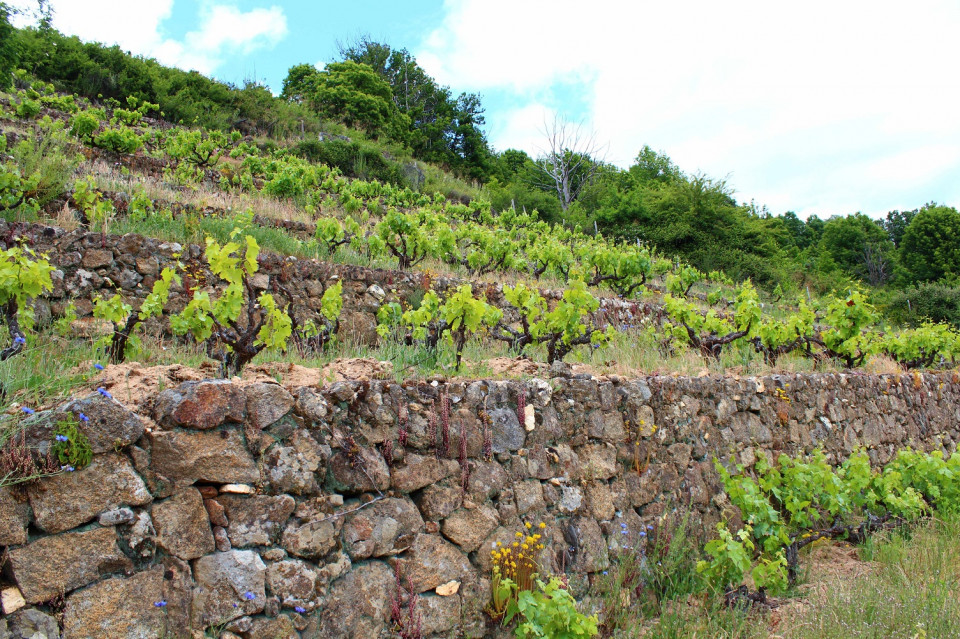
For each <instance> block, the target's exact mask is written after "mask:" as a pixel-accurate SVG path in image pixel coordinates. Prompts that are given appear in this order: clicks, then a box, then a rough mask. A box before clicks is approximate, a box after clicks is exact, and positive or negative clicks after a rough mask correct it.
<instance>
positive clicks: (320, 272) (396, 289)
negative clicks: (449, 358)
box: [0, 220, 655, 344]
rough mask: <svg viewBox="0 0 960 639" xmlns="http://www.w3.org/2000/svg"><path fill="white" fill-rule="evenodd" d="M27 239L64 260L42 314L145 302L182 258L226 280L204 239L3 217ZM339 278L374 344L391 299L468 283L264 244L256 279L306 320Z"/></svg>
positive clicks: (360, 338)
mask: <svg viewBox="0 0 960 639" xmlns="http://www.w3.org/2000/svg"><path fill="white" fill-rule="evenodd" d="M19 241H25V242H26V243H27V244H28V245H29V246H30V247H31V248H33V249H34V250H35V251H37V252H38V253H42V254H45V255H47V258H48V259H49V260H50V263H51V264H53V265H54V266H55V267H56V271H55V272H54V273H53V275H52V279H53V284H54V288H53V291H51V292H50V293H45V294H44V296H43V297H42V298H41V299H40V300H39V302H38V304H37V314H38V317H39V319H40V320H41V321H44V320H48V319H49V318H50V317H51V316H60V315H62V313H63V310H64V309H65V308H66V306H67V304H68V303H69V302H71V301H72V302H73V304H74V306H75V308H76V311H77V314H78V316H80V317H84V316H88V315H90V314H91V313H92V311H93V298H95V297H96V296H97V295H103V296H105V297H110V296H112V295H113V294H114V293H119V294H120V295H121V296H122V297H123V299H124V301H126V302H127V303H129V304H131V305H132V306H133V307H134V309H139V307H140V303H141V302H142V301H143V298H145V297H146V296H147V295H148V294H149V293H150V290H151V289H152V288H153V283H154V282H155V281H156V279H157V278H158V277H159V275H160V272H161V271H162V270H163V269H164V268H167V267H175V266H176V265H177V263H178V261H179V262H181V263H183V264H185V265H187V267H188V269H189V271H190V272H191V273H192V274H194V275H195V277H190V278H188V279H187V281H185V282H184V285H187V286H195V285H196V284H197V282H199V284H200V286H201V288H206V287H211V288H215V287H217V286H218V285H219V284H220V283H219V282H218V280H217V278H215V277H213V276H212V275H211V274H210V272H209V270H208V269H207V268H206V265H205V262H204V260H203V248H202V247H201V246H199V245H197V244H190V245H187V246H182V245H180V244H178V243H176V242H164V241H161V240H157V239H154V238H148V237H144V236H142V235H138V234H135V233H129V234H126V235H122V236H120V235H102V234H100V233H89V232H86V231H83V230H76V231H70V232H67V231H64V230H63V229H61V228H57V227H52V226H44V225H39V224H21V223H9V222H4V221H2V220H0V246H11V245H13V244H15V243H17V242H19ZM337 280H340V281H342V282H343V301H344V307H343V312H342V314H341V318H340V319H341V321H340V324H341V325H340V336H341V337H347V338H350V339H352V340H355V341H357V342H360V343H367V344H372V343H375V342H376V340H377V333H376V326H377V310H378V309H379V308H380V306H381V305H382V304H383V303H384V302H392V301H396V302H401V303H406V305H408V304H409V302H410V301H411V300H413V299H414V298H417V299H418V298H419V296H421V295H422V294H423V293H424V292H425V291H426V290H427V289H429V288H435V289H436V290H438V291H444V290H447V289H448V288H451V287H456V286H459V285H461V284H463V283H464V282H463V281H460V280H457V279H453V278H446V277H439V278H434V279H431V278H430V277H429V276H427V275H425V274H424V273H422V272H416V271H408V272H404V271H394V270H387V269H374V268H365V267H360V266H350V265H346V264H337V263H331V262H321V261H317V260H309V259H297V258H294V257H284V256H281V255H277V254H275V253H270V252H269V251H261V255H260V270H259V272H258V273H257V274H256V275H255V276H254V278H253V285H254V289H255V290H258V291H264V290H265V291H268V292H272V293H274V294H275V295H278V296H279V297H280V299H281V300H282V301H289V302H292V310H293V312H294V313H295V314H296V316H297V318H298V320H299V321H301V322H304V321H306V320H308V319H314V320H316V319H317V318H318V313H319V311H320V308H321V303H320V300H321V297H322V296H323V292H324V291H325V290H326V287H327V286H330V285H332V284H334V283H335V282H336V281H337ZM475 288H476V287H475ZM477 292H478V293H479V292H483V293H484V294H485V295H486V296H487V299H488V301H490V302H491V303H493V304H497V305H498V306H501V307H503V306H506V304H505V302H504V301H503V297H502V294H501V291H500V288H499V286H496V285H489V286H483V287H482V288H481V289H477ZM544 293H545V295H547V296H548V297H554V298H557V297H559V295H560V294H561V292H560V291H544ZM187 301H188V299H187V297H186V295H185V294H184V288H183V286H178V285H174V286H173V287H172V289H171V298H170V303H169V304H168V306H167V309H166V310H167V312H173V313H177V312H179V311H181V310H183V307H184V306H185V305H186V303H187ZM601 303H602V306H601V311H600V313H601V314H602V315H603V318H604V319H605V320H611V321H629V320H630V319H631V318H636V317H639V316H643V315H647V314H650V313H653V312H655V309H654V307H652V306H650V305H649V304H643V303H633V302H624V301H621V300H618V299H614V298H606V299H603V300H601Z"/></svg>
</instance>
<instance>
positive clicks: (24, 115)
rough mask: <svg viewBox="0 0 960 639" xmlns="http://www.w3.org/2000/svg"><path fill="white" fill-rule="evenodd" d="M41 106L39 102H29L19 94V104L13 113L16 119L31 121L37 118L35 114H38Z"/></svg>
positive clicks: (24, 96)
mask: <svg viewBox="0 0 960 639" xmlns="http://www.w3.org/2000/svg"><path fill="white" fill-rule="evenodd" d="M42 106H43V105H41V104H40V102H39V100H31V99H30V98H28V97H27V96H26V95H25V94H23V93H22V92H21V94H20V102H19V103H18V104H17V108H16V109H15V113H16V114H17V117H18V118H20V119H22V120H32V119H33V118H35V117H37V114H39V113H40V109H41V107H42Z"/></svg>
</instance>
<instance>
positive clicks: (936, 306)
mask: <svg viewBox="0 0 960 639" xmlns="http://www.w3.org/2000/svg"><path fill="white" fill-rule="evenodd" d="M883 306H884V311H885V315H886V316H887V318H888V319H889V320H890V321H891V322H894V323H896V324H907V325H910V326H918V325H920V324H922V323H923V322H924V321H925V320H929V321H932V322H946V323H948V324H952V325H953V326H954V327H956V328H960V287H957V286H956V285H951V284H948V283H947V282H922V283H920V284H918V285H917V286H915V287H911V288H907V289H904V290H902V291H896V292H894V293H893V294H892V295H891V296H890V298H889V299H888V300H887V302H886V304H885V305H883Z"/></svg>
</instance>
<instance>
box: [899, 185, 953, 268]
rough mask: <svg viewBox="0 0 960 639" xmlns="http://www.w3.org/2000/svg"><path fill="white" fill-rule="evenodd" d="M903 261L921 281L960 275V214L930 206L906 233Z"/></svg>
mask: <svg viewBox="0 0 960 639" xmlns="http://www.w3.org/2000/svg"><path fill="white" fill-rule="evenodd" d="M900 261H901V263H902V264H903V266H904V267H905V268H906V269H907V271H909V272H910V275H911V276H912V279H913V280H914V281H917V282H933V281H936V280H939V279H941V278H943V277H946V276H948V275H953V276H956V275H960V213H958V212H957V210H956V209H955V208H953V207H949V206H937V205H933V204H928V205H926V206H924V207H923V208H922V209H920V212H919V213H917V214H916V215H915V216H914V218H913V220H911V222H910V224H909V225H908V226H907V229H906V230H905V231H904V233H903V241H902V242H901V243H900Z"/></svg>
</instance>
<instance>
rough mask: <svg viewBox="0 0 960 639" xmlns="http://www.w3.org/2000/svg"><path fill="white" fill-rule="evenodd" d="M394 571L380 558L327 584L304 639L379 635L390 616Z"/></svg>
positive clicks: (347, 638)
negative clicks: (327, 594)
mask: <svg viewBox="0 0 960 639" xmlns="http://www.w3.org/2000/svg"><path fill="white" fill-rule="evenodd" d="M394 587H395V586H394V575H393V570H391V569H390V567H389V566H387V565H386V564H384V563H383V562H381V561H371V562H369V563H365V564H362V565H360V566H358V567H357V568H356V569H355V570H352V571H350V572H349V573H347V574H346V575H344V576H343V577H341V578H340V579H338V580H336V581H334V582H333V583H332V584H331V586H330V594H329V596H328V597H327V598H326V599H325V600H324V601H323V602H322V604H321V606H320V607H319V608H318V612H317V614H316V615H315V616H314V617H313V618H312V619H311V621H310V625H308V626H307V628H306V630H305V631H304V632H303V637H304V638H305V639H354V638H355V637H379V636H380V633H381V631H383V630H384V629H385V628H386V625H387V619H388V618H389V615H390V596H391V594H392V593H393V590H394Z"/></svg>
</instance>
